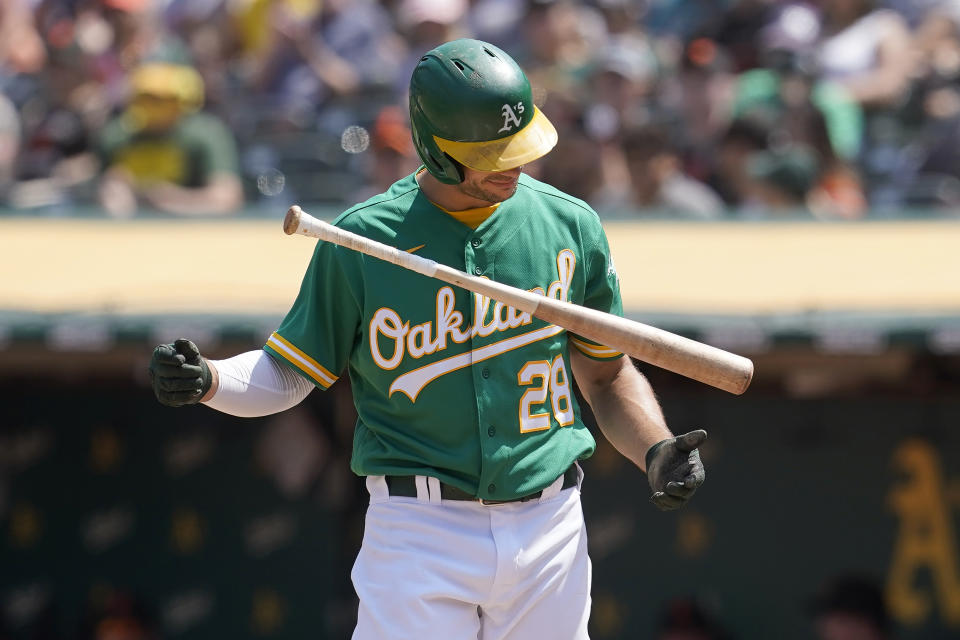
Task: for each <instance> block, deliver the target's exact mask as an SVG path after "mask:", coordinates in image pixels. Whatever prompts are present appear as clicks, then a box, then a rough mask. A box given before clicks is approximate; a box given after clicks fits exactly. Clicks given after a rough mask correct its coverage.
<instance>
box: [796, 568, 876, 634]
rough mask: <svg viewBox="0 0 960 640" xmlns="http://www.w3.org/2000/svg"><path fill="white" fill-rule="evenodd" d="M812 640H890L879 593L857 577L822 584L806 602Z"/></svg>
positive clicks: (867, 580)
mask: <svg viewBox="0 0 960 640" xmlns="http://www.w3.org/2000/svg"><path fill="white" fill-rule="evenodd" d="M809 613H810V616H811V618H812V620H813V626H814V632H815V638H816V640H890V639H891V638H892V637H893V636H892V635H891V624H890V618H889V615H888V613H887V607H886V604H885V603H884V600H883V592H882V591H881V590H880V587H879V586H878V585H877V583H876V582H875V581H874V580H873V579H872V578H869V577H866V576H861V575H855V574H851V575H841V576H837V577H836V578H834V579H832V580H830V581H829V582H827V583H826V584H824V585H823V586H822V587H821V589H820V591H819V592H818V593H817V594H816V595H815V597H814V598H813V600H812V601H811V602H810V606H809Z"/></svg>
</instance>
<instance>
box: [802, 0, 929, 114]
mask: <svg viewBox="0 0 960 640" xmlns="http://www.w3.org/2000/svg"><path fill="white" fill-rule="evenodd" d="M819 5H820V7H821V10H822V11H823V30H822V33H821V38H820V41H819V43H818V44H817V50H818V51H819V58H818V63H819V68H820V73H821V74H822V76H823V77H824V78H826V79H829V80H834V81H836V82H838V83H839V84H840V85H841V86H843V87H844V89H846V90H847V92H848V93H849V94H850V95H851V96H852V97H853V99H854V100H856V101H857V102H858V103H860V104H862V105H864V106H865V107H875V106H891V105H896V104H897V103H898V102H899V101H901V100H902V99H903V98H904V96H905V93H906V91H907V88H908V86H909V80H910V73H911V72H912V70H913V65H914V57H913V55H912V51H911V47H910V31H909V29H908V27H907V23H906V21H905V20H904V19H903V17H902V16H900V15H899V14H897V13H895V12H893V11H890V10H888V9H881V8H878V7H877V6H876V5H877V3H876V2H875V1H874V0H829V1H826V0H821V1H820V2H819Z"/></svg>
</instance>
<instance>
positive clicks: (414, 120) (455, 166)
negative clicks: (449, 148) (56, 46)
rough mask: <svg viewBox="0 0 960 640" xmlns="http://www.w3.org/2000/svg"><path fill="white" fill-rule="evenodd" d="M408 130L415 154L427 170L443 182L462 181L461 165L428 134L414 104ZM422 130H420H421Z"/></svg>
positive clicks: (456, 182) (420, 113)
mask: <svg viewBox="0 0 960 640" xmlns="http://www.w3.org/2000/svg"><path fill="white" fill-rule="evenodd" d="M410 115H411V117H410V124H411V126H410V130H411V133H412V134H413V146H414V147H415V148H416V150H417V154H418V155H419V156H420V159H421V160H422V161H423V164H424V165H425V166H426V167H427V170H428V171H429V172H430V173H431V174H432V175H433V176H434V177H435V178H436V179H437V180H439V181H440V182H443V183H444V184H460V183H461V182H463V178H464V175H463V165H461V164H460V163H459V162H457V161H456V160H454V159H453V158H452V157H450V156H449V155H448V154H446V153H444V152H443V151H442V150H441V149H440V147H438V146H437V144H436V143H435V142H434V141H433V138H432V137H431V138H430V139H427V138H426V136H429V135H430V133H429V127H427V126H424V125H425V123H424V122H423V120H422V112H421V111H420V109H419V108H418V107H416V106H414V107H413V108H411V114H410ZM421 130H422V131H421Z"/></svg>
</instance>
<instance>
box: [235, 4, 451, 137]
mask: <svg viewBox="0 0 960 640" xmlns="http://www.w3.org/2000/svg"><path fill="white" fill-rule="evenodd" d="M236 18H237V24H238V25H239V27H240V30H241V34H243V38H242V41H243V42H244V43H245V48H246V54H247V55H246V62H247V70H246V74H247V81H248V83H249V85H250V87H251V88H253V89H255V90H256V91H258V92H262V93H264V94H266V95H267V96H268V98H269V100H268V102H267V104H266V105H264V107H263V108H264V116H265V117H266V118H268V119H272V120H274V122H279V120H280V118H277V117H276V116H272V115H271V112H272V111H273V110H274V109H277V108H279V110H280V115H281V117H282V118H285V119H286V120H287V121H288V125H289V126H292V127H293V128H310V127H311V126H312V124H313V121H314V118H315V116H316V114H317V112H318V111H321V110H322V109H323V108H324V107H325V106H326V104H327V103H328V102H329V101H331V100H335V99H338V98H343V97H349V96H353V95H356V94H358V93H360V92H361V91H363V90H365V89H369V88H377V87H390V86H391V85H392V84H393V83H395V82H396V79H397V78H398V77H400V76H401V75H402V72H401V70H400V62H401V60H402V59H403V57H404V55H405V53H406V50H407V48H406V46H405V45H404V43H403V42H402V41H401V40H400V39H399V38H398V37H397V35H396V33H395V32H394V29H393V24H392V22H391V20H390V16H389V14H388V13H387V12H386V11H385V10H384V9H383V8H382V7H380V6H379V5H378V4H376V3H375V2H373V0H357V1H354V2H351V1H349V0H326V1H325V2H319V1H318V0H306V1H299V2H297V1H294V0H277V1H272V0H254V1H253V2H251V3H248V5H247V8H246V9H244V10H243V11H242V12H240V13H238V14H237V17H236ZM431 46H432V45H431ZM428 48H429V47H428ZM411 68H412V67H411ZM354 104H355V105H357V106H362V105H363V102H359V103H354Z"/></svg>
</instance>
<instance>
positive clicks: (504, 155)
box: [433, 107, 557, 171]
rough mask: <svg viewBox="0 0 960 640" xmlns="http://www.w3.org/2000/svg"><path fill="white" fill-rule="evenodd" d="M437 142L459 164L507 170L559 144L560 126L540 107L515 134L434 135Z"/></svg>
mask: <svg viewBox="0 0 960 640" xmlns="http://www.w3.org/2000/svg"><path fill="white" fill-rule="evenodd" d="M433 139H434V140H435V141H436V143H437V146H438V147H440V149H441V150H442V151H443V152H444V153H446V154H447V155H449V156H450V157H451V158H453V159H454V160H456V161H457V162H459V163H460V164H462V165H464V166H467V167H470V168H471V169H475V170H477V171H507V170H509V169H513V168H515V167H519V166H521V165H524V164H527V163H528V162H533V161H534V160H536V159H537V158H540V157H542V156H544V155H546V154H547V153H548V152H549V151H550V150H551V149H553V147H554V146H555V145H556V144H557V130H556V129H555V128H554V127H553V123H551V122H550V120H548V119H547V116H545V115H543V112H542V111H540V109H539V108H537V107H534V108H533V118H532V119H531V120H530V122H529V124H527V126H525V127H524V128H523V129H520V130H519V131H517V132H516V133H515V134H513V135H511V136H507V137H506V138H500V139H498V140H489V141H481V142H456V141H454V140H445V139H443V138H440V137H438V136H434V137H433Z"/></svg>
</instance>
